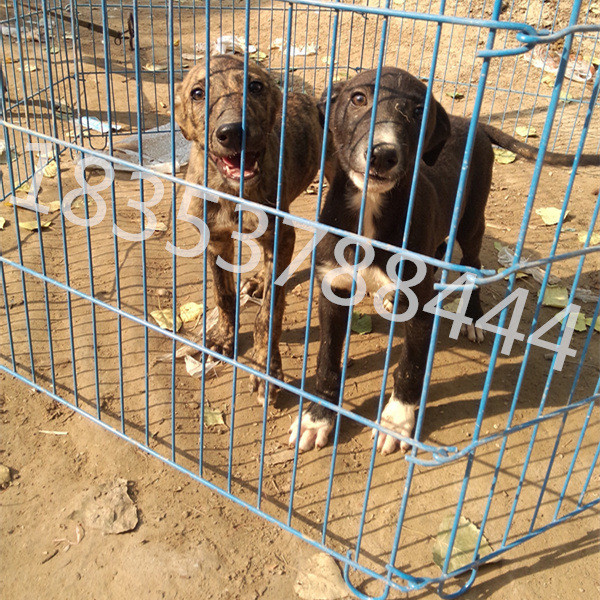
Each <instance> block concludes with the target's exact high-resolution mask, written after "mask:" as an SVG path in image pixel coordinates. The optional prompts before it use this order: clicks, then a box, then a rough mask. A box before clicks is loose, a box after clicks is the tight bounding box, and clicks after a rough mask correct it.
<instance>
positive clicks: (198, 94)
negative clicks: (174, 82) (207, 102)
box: [190, 87, 204, 101]
mask: <svg viewBox="0 0 600 600" xmlns="http://www.w3.org/2000/svg"><path fill="white" fill-rule="evenodd" d="M190 96H191V98H192V100H196V101H200V100H204V88H201V87H196V88H194V89H193V90H192V92H191V93H190Z"/></svg>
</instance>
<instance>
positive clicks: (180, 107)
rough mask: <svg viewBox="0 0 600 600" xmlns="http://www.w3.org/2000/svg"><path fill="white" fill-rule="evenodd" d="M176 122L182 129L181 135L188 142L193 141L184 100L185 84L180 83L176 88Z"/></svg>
mask: <svg viewBox="0 0 600 600" xmlns="http://www.w3.org/2000/svg"><path fill="white" fill-rule="evenodd" d="M175 121H177V125H179V129H181V133H182V134H183V137H184V138H185V139H186V140H190V141H192V138H191V137H190V134H189V128H188V126H187V125H188V118H187V114H186V110H185V100H184V99H183V84H181V83H179V84H177V86H176V87H175Z"/></svg>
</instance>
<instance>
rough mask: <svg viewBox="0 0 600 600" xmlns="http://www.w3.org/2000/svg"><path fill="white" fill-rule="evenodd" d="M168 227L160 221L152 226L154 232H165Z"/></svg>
mask: <svg viewBox="0 0 600 600" xmlns="http://www.w3.org/2000/svg"><path fill="white" fill-rule="evenodd" d="M167 229H168V227H167V226H166V225H165V224H164V223H163V222H162V221H157V222H156V225H155V226H154V231H160V232H162V231H167Z"/></svg>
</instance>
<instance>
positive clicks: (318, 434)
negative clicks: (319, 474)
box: [288, 413, 333, 452]
mask: <svg viewBox="0 0 600 600" xmlns="http://www.w3.org/2000/svg"><path fill="white" fill-rule="evenodd" d="M332 429H333V420H331V421H329V420H327V419H323V420H316V421H314V420H313V418H312V415H311V414H310V413H304V414H303V415H302V421H301V422H300V443H299V445H298V447H299V449H300V451H301V452H305V451H306V450H312V449H313V448H316V449H317V450H319V449H320V448H323V447H324V446H326V445H327V441H328V439H329V434H330V433H331V430H332ZM288 433H289V434H290V440H289V445H290V446H295V445H296V440H297V439H298V419H296V420H295V421H294V423H293V424H292V426H291V427H290V428H289V430H288Z"/></svg>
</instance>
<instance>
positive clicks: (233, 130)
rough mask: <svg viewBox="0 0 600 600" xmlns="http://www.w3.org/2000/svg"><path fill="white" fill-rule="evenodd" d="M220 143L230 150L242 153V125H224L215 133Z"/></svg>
mask: <svg viewBox="0 0 600 600" xmlns="http://www.w3.org/2000/svg"><path fill="white" fill-rule="evenodd" d="M215 135H216V136H217V140H219V143H220V144H221V145H222V146H223V147H225V148H228V149H229V150H236V151H238V152H239V151H240V150H241V148H242V135H243V129H242V124H241V123H224V124H223V125H219V127H217V131H216V132H215Z"/></svg>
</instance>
